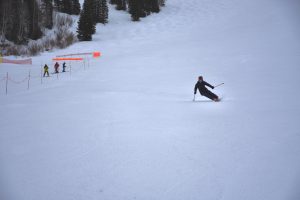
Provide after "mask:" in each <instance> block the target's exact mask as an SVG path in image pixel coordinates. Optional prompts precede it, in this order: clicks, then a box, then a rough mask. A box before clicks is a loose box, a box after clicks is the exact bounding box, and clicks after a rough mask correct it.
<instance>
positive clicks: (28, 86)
mask: <svg viewBox="0 0 300 200" xmlns="http://www.w3.org/2000/svg"><path fill="white" fill-rule="evenodd" d="M29 88H30V70H29V74H28V84H27V90H29Z"/></svg>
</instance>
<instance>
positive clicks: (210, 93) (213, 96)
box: [202, 90, 219, 101]
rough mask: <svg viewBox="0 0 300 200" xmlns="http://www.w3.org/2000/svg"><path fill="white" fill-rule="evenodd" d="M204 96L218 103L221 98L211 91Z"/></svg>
mask: <svg viewBox="0 0 300 200" xmlns="http://www.w3.org/2000/svg"><path fill="white" fill-rule="evenodd" d="M202 95H203V96H206V97H207V98H209V99H211V100H213V101H218V99H219V97H218V96H217V95H216V94H214V93H212V92H211V91H209V90H207V91H206V92H205V93H203V94H202Z"/></svg>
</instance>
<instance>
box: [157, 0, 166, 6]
mask: <svg viewBox="0 0 300 200" xmlns="http://www.w3.org/2000/svg"><path fill="white" fill-rule="evenodd" d="M158 5H159V6H165V5H166V0H158Z"/></svg>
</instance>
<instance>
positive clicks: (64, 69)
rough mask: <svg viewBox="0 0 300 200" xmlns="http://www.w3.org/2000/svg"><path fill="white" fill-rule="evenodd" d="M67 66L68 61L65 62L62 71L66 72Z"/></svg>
mask: <svg viewBox="0 0 300 200" xmlns="http://www.w3.org/2000/svg"><path fill="white" fill-rule="evenodd" d="M66 67H67V66H66V63H65V62H64V63H63V70H62V72H66Z"/></svg>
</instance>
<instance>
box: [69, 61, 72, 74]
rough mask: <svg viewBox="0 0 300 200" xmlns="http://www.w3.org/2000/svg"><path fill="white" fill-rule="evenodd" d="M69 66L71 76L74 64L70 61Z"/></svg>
mask: <svg viewBox="0 0 300 200" xmlns="http://www.w3.org/2000/svg"><path fill="white" fill-rule="evenodd" d="M69 66H70V76H71V74H72V65H71V62H69Z"/></svg>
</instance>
